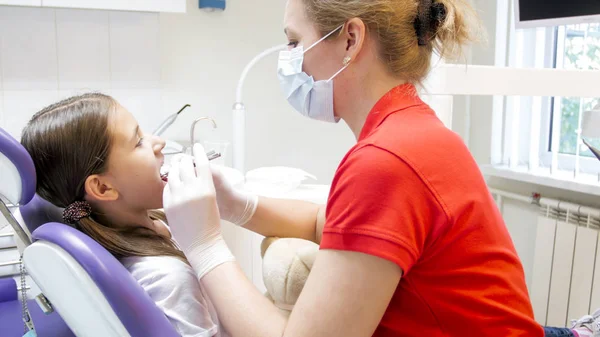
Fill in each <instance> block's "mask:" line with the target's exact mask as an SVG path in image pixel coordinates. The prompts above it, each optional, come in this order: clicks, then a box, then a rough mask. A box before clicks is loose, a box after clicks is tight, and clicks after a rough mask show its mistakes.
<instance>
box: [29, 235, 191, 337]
mask: <svg viewBox="0 0 600 337" xmlns="http://www.w3.org/2000/svg"><path fill="white" fill-rule="evenodd" d="M32 236H33V238H34V240H44V241H48V242H51V243H54V244H56V245H58V246H60V247H61V248H62V249H64V250H65V251H66V252H67V253H69V255H71V256H72V257H73V258H74V259H75V260H76V261H77V262H78V263H79V264H80V265H81V266H82V267H83V269H84V270H85V271H86V272H87V273H88V275H89V276H90V278H91V279H92V280H93V281H94V283H95V284H96V285H97V286H98V288H99V289H100V291H101V292H102V294H103V295H104V297H105V298H106V300H107V301H108V303H109V304H110V305H111V307H112V309H113V310H114V312H115V314H116V315H117V317H119V319H120V320H121V322H122V323H123V325H124V326H125V328H126V329H127V331H128V332H129V333H130V334H131V336H161V337H175V336H179V335H178V334H177V333H176V332H175V330H174V329H173V326H172V325H171V323H170V322H169V320H168V319H167V318H166V316H165V315H164V313H163V312H162V311H161V310H160V309H158V307H157V306H156V304H155V303H154V301H152V299H151V298H150V296H148V294H147V293H146V292H145V291H144V290H143V289H142V287H140V286H139V284H138V283H137V281H136V280H135V279H134V278H133V276H131V274H130V273H129V272H128V271H127V269H125V267H124V266H123V265H122V264H121V263H120V262H119V261H118V260H117V259H116V258H115V257H114V256H112V255H111V254H110V253H109V252H108V251H107V250H106V249H104V248H103V247H102V246H100V244H98V243H97V242H96V241H94V240H92V239H91V238H90V237H88V236H87V235H85V234H83V233H82V232H80V231H78V230H76V229H75V228H72V227H69V226H67V225H63V224H60V223H48V224H45V225H44V226H41V227H40V228H38V229H37V230H36V231H35V232H33V235H32Z"/></svg>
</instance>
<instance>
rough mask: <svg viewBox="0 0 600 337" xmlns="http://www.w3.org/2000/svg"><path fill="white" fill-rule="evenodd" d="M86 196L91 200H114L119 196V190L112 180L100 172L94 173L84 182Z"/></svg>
mask: <svg viewBox="0 0 600 337" xmlns="http://www.w3.org/2000/svg"><path fill="white" fill-rule="evenodd" d="M84 184H85V185H84V188H85V194H86V198H87V199H88V200H89V201H114V200H117V199H118V198H119V191H117V189H116V188H114V186H113V185H112V184H111V182H110V181H109V180H108V179H107V178H106V177H103V176H101V175H99V174H93V175H91V176H89V177H87V179H86V180H85V183H84Z"/></svg>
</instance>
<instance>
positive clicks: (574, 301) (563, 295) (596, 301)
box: [492, 190, 600, 327]
mask: <svg viewBox="0 0 600 337" xmlns="http://www.w3.org/2000/svg"><path fill="white" fill-rule="evenodd" d="M492 194H493V195H494V196H495V198H496V202H497V203H498V206H499V208H500V210H502V209H503V207H502V206H503V202H504V201H505V200H506V199H510V200H516V201H522V202H527V203H534V204H536V205H538V207H539V215H538V216H537V226H536V227H537V228H536V235H535V242H532V244H534V245H535V246H534V247H535V248H534V253H533V268H532V270H531V271H530V272H531V275H530V276H531V279H530V284H529V294H530V296H531V301H532V304H533V310H534V314H535V319H536V320H537V321H538V323H540V324H542V325H548V326H558V327H560V326H567V325H569V322H570V320H571V319H577V318H580V317H581V316H583V315H586V314H589V313H591V312H593V311H594V310H595V309H597V308H600V259H597V255H598V246H599V233H600V210H598V209H593V208H589V207H585V206H580V205H575V204H572V203H568V202H563V201H558V200H553V199H546V198H540V197H539V196H536V197H526V196H522V195H518V194H513V193H510V192H505V191H500V190H492Z"/></svg>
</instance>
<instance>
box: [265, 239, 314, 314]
mask: <svg viewBox="0 0 600 337" xmlns="http://www.w3.org/2000/svg"><path fill="white" fill-rule="evenodd" d="M318 251H319V245H317V244H316V243H314V242H311V241H307V240H302V239H292V238H286V239H279V238H265V239H264V240H263V242H262V244H261V255H262V258H263V268H262V270H263V281H264V283H265V287H266V288H267V294H266V296H267V298H269V299H270V300H271V301H272V302H273V303H274V304H275V306H277V307H278V308H279V310H280V311H281V312H282V313H283V314H284V315H286V316H289V315H290V313H291V312H292V308H293V307H294V304H296V301H297V300H298V297H299V296H300V292H302V288H303V287H304V283H306V280H307V279H308V274H309V273H310V270H311V269H312V266H313V264H314V262H315V258H316V257H317V252H318Z"/></svg>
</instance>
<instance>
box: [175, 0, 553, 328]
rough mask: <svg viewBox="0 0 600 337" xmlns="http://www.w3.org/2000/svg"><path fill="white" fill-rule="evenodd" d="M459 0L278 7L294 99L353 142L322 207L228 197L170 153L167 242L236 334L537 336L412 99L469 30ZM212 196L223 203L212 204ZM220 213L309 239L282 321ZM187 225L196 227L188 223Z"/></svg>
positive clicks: (499, 223) (519, 284)
mask: <svg viewBox="0 0 600 337" xmlns="http://www.w3.org/2000/svg"><path fill="white" fill-rule="evenodd" d="M472 14H473V10H472V9H471V8H469V7H468V5H467V4H466V3H465V2H464V1H463V0H435V1H431V0H289V1H288V6H287V9H286V14H285V32H286V35H287V37H288V40H289V46H290V48H289V50H288V51H284V52H282V53H281V55H280V58H279V67H278V76H279V79H280V81H281V85H282V88H283V89H284V92H285V94H286V95H287V98H288V101H289V102H290V104H291V105H292V106H293V107H294V108H295V109H296V110H298V111H299V112H300V113H302V114H304V115H306V116H308V117H311V118H314V119H318V120H323V121H329V122H337V121H338V120H339V119H343V120H344V121H345V122H346V124H347V125H348V126H349V127H350V129H351V130H352V131H353V132H354V134H355V136H356V139H357V143H356V145H355V146H354V147H353V148H352V149H351V150H350V151H349V152H348V153H347V155H346V156H345V158H344V159H343V160H342V162H341V163H340V165H339V168H338V170H337V172H336V174H335V178H334V180H333V184H332V187H331V191H330V195H329V200H328V203H327V206H318V205H314V204H310V203H306V202H300V201H289V200H276V199H268V198H257V197H256V196H252V195H248V194H244V193H242V192H240V191H234V190H233V189H231V188H230V187H229V186H227V185H226V184H225V183H224V182H223V180H222V179H220V178H219V176H218V174H217V175H216V176H215V177H216V178H215V180H214V187H215V188H213V182H212V178H211V175H210V169H209V167H208V162H207V160H206V158H205V156H204V155H203V149H202V148H201V147H200V146H196V148H195V151H194V152H195V156H196V158H195V163H196V170H195V171H194V167H193V164H192V161H191V160H190V159H187V158H183V159H179V160H176V161H174V163H173V166H172V171H171V174H170V177H169V185H168V188H167V189H165V210H166V213H167V217H168V219H169V223H170V224H171V227H172V231H173V235H174V237H175V238H176V239H177V241H178V242H179V243H180V245H181V247H182V249H183V251H184V252H185V253H186V256H187V257H188V260H189V261H190V263H191V264H192V266H193V267H194V269H195V270H196V272H197V274H198V278H199V279H200V281H201V283H202V285H203V287H204V289H205V290H206V291H207V293H208V294H209V296H210V298H211V300H212V301H213V303H214V305H215V307H216V309H217V312H218V314H219V318H220V321H221V324H222V325H223V326H224V328H225V329H226V330H227V332H228V333H229V334H230V335H232V336H234V337H237V336H257V337H270V336H273V337H275V336H276V337H280V336H286V337H290V336H298V337H299V336H303V337H304V336H311V337H326V336H327V337H333V336H340V337H341V336H343V337H351V336H356V337H367V336H377V337H392V336H415V337H417V336H419V337H421V336H428V337H437V336H440V337H441V336H494V337H496V336H502V337H506V336H527V337H538V336H543V330H542V328H541V327H540V326H539V325H538V324H537V323H536V322H535V321H534V319H533V312H532V308H531V304H530V300H529V297H528V293H527V289H526V285H525V278H524V273H523V268H522V265H521V262H520V261H519V258H518V256H517V253H516V251H515V248H514V246H513V243H512V241H511V238H510V236H509V233H508V231H507V229H506V226H505V224H504V222H503V220H502V217H501V215H500V213H499V211H498V209H497V208H496V206H495V203H494V200H493V199H492V197H491V195H490V193H489V191H488V189H487V186H486V183H485V181H484V179H483V177H482V175H481V173H480V171H479V168H478V166H477V164H476V163H475V161H474V160H473V158H472V156H471V154H470V153H469V150H468V149H467V148H466V146H465V145H464V144H463V142H462V140H461V139H460V138H459V137H458V136H457V135H456V134H454V133H453V132H451V131H450V130H448V129H447V128H445V127H444V125H443V124H442V123H441V121H440V120H439V119H438V118H437V117H436V115H435V113H434V112H433V111H432V110H431V108H430V107H429V106H427V105H426V104H425V103H423V102H422V101H421V99H420V98H419V97H418V95H417V91H416V89H415V84H419V83H420V82H421V81H422V80H423V79H424V78H425V77H426V75H427V73H428V71H429V69H430V66H431V64H430V62H431V61H430V60H431V58H432V53H433V51H434V50H435V51H437V52H439V53H440V54H442V56H445V57H451V56H456V55H460V51H461V47H462V46H463V45H464V44H465V43H467V42H469V41H471V40H472V39H473V38H474V37H475V36H476V35H477V31H476V30H475V28H473V27H474V26H472V25H471V24H470V22H471V19H472V18H473V17H472ZM217 202H218V208H219V210H218V211H217V206H216V203H217ZM219 211H220V217H221V218H222V219H224V220H227V221H230V222H233V223H236V224H238V225H241V226H244V227H245V228H247V229H249V230H253V231H255V232H258V233H260V234H263V235H266V236H279V237H283V236H286V237H298V238H304V239H309V240H313V241H315V242H318V243H320V246H321V250H320V251H319V253H318V256H317V259H316V262H315V264H314V266H313V268H312V272H311V275H310V277H309V279H308V281H307V283H306V285H305V288H304V290H303V292H302V295H301V296H300V298H299V299H298V301H297V303H296V306H295V308H294V309H293V311H292V314H291V316H290V317H289V319H287V318H284V317H282V316H281V315H280V314H279V313H278V311H277V309H276V307H275V306H274V305H273V304H272V303H270V302H269V301H267V299H265V298H264V297H263V296H262V294H260V293H259V292H258V291H257V290H256V288H255V287H254V286H253V285H252V284H251V283H250V281H248V279H247V278H246V277H245V276H244V274H243V273H242V271H241V269H240V268H239V267H238V266H237V265H236V264H235V263H234V262H233V257H232V255H231V253H230V252H229V250H228V249H227V246H226V245H225V244H224V242H223V240H222V237H221V234H220V224H219V223H220V222H219V221H218V219H219ZM191 219H194V220H191Z"/></svg>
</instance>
